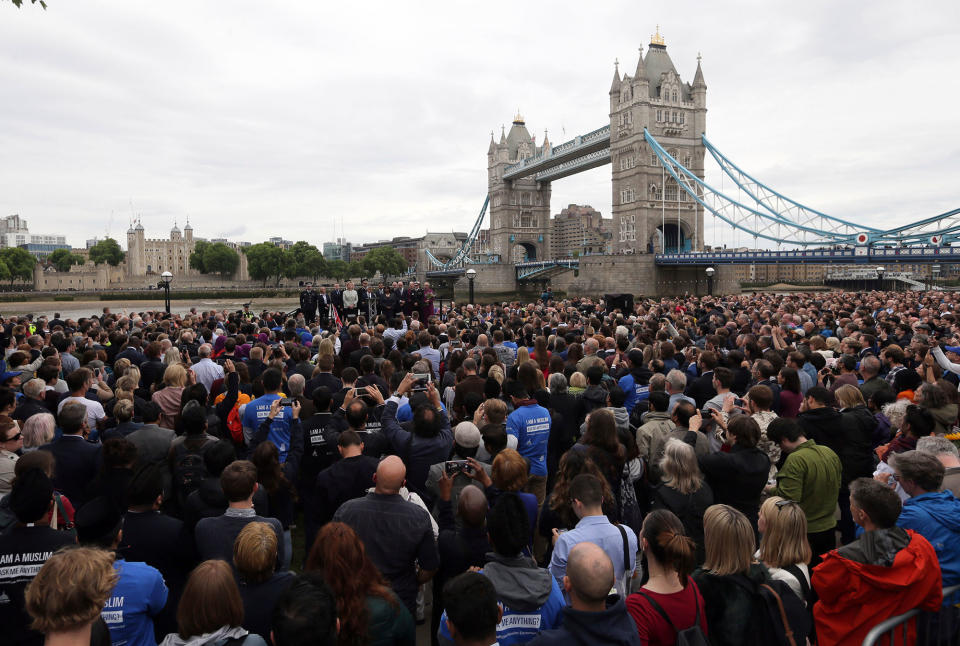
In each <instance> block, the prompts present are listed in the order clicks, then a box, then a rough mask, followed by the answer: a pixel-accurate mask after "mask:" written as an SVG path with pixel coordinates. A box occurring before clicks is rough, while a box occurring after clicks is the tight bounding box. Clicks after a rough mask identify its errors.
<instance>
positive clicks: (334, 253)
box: [322, 238, 353, 262]
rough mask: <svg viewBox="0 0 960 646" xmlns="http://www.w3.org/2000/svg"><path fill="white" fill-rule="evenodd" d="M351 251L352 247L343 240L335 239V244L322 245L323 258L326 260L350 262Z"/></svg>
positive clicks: (326, 243) (325, 243)
mask: <svg viewBox="0 0 960 646" xmlns="http://www.w3.org/2000/svg"><path fill="white" fill-rule="evenodd" d="M352 251H353V245H352V244H351V243H349V242H347V241H346V240H344V239H343V238H337V240H336V242H324V243H323V251H322V253H323V257H324V258H326V259H327V260H342V261H344V262H350V254H351V252H352Z"/></svg>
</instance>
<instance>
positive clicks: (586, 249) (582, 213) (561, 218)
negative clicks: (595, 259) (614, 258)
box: [550, 204, 611, 258]
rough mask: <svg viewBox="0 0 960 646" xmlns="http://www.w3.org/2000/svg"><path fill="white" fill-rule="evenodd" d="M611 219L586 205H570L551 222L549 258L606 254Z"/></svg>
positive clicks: (609, 241)
mask: <svg viewBox="0 0 960 646" xmlns="http://www.w3.org/2000/svg"><path fill="white" fill-rule="evenodd" d="M610 244H611V220H609V219H607V220H604V219H603V217H602V215H601V214H600V211H597V210H596V209H595V208H593V207H592V206H589V205H583V206H581V205H579V204H570V205H569V206H567V207H566V208H565V209H563V210H562V211H560V213H558V214H556V215H555V216H553V218H551V220H550V257H551V258H574V257H579V256H589V255H591V254H597V253H609V252H610V251H611V249H610Z"/></svg>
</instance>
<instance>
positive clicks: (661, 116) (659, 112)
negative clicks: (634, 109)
mask: <svg viewBox="0 0 960 646" xmlns="http://www.w3.org/2000/svg"><path fill="white" fill-rule="evenodd" d="M662 120H663V110H657V123H660V122H661V121H662Z"/></svg>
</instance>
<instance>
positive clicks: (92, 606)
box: [25, 547, 152, 645]
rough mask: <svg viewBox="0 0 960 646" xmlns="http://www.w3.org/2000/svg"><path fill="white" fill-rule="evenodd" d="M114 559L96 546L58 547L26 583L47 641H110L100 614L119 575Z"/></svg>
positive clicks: (35, 621) (35, 626)
mask: <svg viewBox="0 0 960 646" xmlns="http://www.w3.org/2000/svg"><path fill="white" fill-rule="evenodd" d="M113 561H114V555H113V554H112V553H111V552H108V551H106V550H100V549H95V548H92V547H67V548H63V549H61V550H58V551H57V552H55V553H54V554H53V556H51V557H50V558H49V559H47V561H46V563H44V564H43V567H41V568H40V571H39V572H37V575H36V576H35V577H34V578H33V581H31V582H30V583H29V585H28V586H27V589H26V594H25V600H26V604H25V606H26V611H27V612H28V613H29V614H30V617H31V618H32V619H33V623H32V624H31V626H30V627H31V628H33V629H34V630H36V631H39V632H42V633H44V634H45V635H46V638H47V643H48V644H53V643H56V644H84V645H86V644H101V643H104V642H105V643H108V644H109V643H110V633H109V631H108V629H107V627H106V624H105V623H103V622H102V621H100V613H101V611H103V609H104V604H106V603H107V600H109V599H110V593H111V592H113V588H114V587H115V586H116V585H117V580H118V579H119V574H117V571H116V570H115V569H114V567H113ZM151 638H152V637H151Z"/></svg>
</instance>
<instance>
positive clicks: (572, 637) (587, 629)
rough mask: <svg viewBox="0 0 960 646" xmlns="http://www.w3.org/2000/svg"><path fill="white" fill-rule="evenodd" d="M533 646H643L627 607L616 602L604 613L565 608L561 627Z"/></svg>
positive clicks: (618, 601)
mask: <svg viewBox="0 0 960 646" xmlns="http://www.w3.org/2000/svg"><path fill="white" fill-rule="evenodd" d="M529 644H530V646H571V644H576V645H577V646H591V645H593V644H596V645H597V646H608V645H613V644H624V645H626V644H629V645H630V646H634V645H635V646H640V635H639V633H637V625H636V624H635V623H633V619H631V618H630V615H629V614H627V606H626V605H625V604H624V603H623V601H622V600H619V599H618V600H617V601H616V602H615V603H613V604H612V605H610V606H608V607H607V609H606V610H604V611H603V612H584V611H582V610H574V609H573V608H572V607H571V606H567V607H566V608H564V609H563V623H562V625H561V626H560V627H559V628H554V629H553V630H545V631H543V632H542V633H540V634H539V635H537V636H536V637H534V638H533V639H532V640H531V641H530V642H529Z"/></svg>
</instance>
